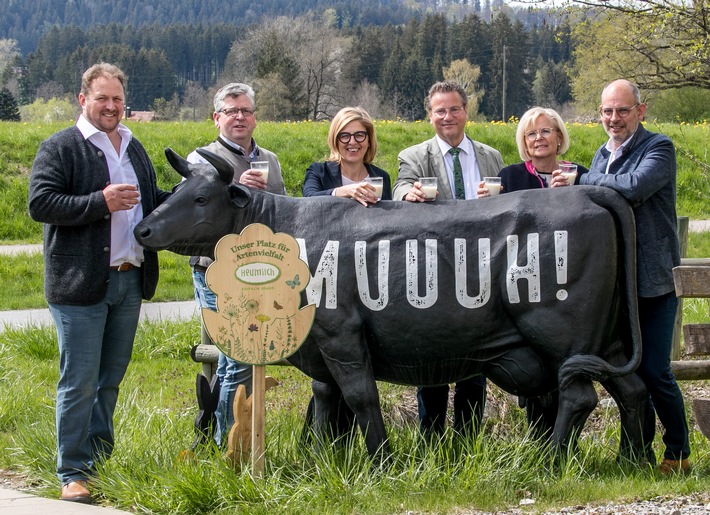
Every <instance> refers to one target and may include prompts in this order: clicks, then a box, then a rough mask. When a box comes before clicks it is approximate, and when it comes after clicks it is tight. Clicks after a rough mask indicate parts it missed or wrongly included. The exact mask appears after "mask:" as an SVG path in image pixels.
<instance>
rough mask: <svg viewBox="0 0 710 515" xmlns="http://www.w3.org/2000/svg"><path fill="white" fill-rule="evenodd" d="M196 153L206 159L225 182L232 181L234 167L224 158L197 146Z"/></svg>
mask: <svg viewBox="0 0 710 515" xmlns="http://www.w3.org/2000/svg"><path fill="white" fill-rule="evenodd" d="M197 153H198V154H200V155H201V156H202V157H204V158H205V159H207V161H208V162H209V163H210V164H211V165H212V166H214V167H215V170H217V173H219V178H220V179H222V181H223V182H224V183H225V184H230V183H231V182H232V179H234V169H233V168H232V166H231V165H230V164H229V163H228V162H227V161H226V160H225V159H223V158H221V157H220V156H218V155H217V154H214V153H212V152H210V151H209V150H205V149H202V148H198V149H197Z"/></svg>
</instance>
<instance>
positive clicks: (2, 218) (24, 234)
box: [0, 121, 710, 243]
mask: <svg viewBox="0 0 710 515" xmlns="http://www.w3.org/2000/svg"><path fill="white" fill-rule="evenodd" d="M69 125H71V122H69V121H67V122H66V123H52V124H44V125H39V124H29V123H21V122H0V171H1V172H2V173H1V174H0V241H5V242H6V243H15V242H32V243H37V242H39V241H40V239H41V226H40V224H37V223H35V222H33V221H32V220H31V219H30V218H29V216H28V215H27V207H26V206H27V181H28V177H29V172H30V170H31V168H32V162H33V160H34V156H35V153H36V152H37V148H38V147H39V144H40V143H41V142H42V140H44V139H46V138H47V137H49V136H50V135H51V134H53V133H54V132H56V131H58V130H60V129H62V128H64V127H67V126H69ZM375 125H376V132H377V139H378V144H379V149H378V154H377V157H376V159H375V164H376V165H378V166H380V167H381V168H383V169H385V170H387V171H388V172H389V174H390V175H391V177H392V179H395V178H396V176H397V154H398V153H399V152H400V151H401V150H402V149H404V148H406V147H409V146H411V145H414V144H416V143H419V142H421V141H424V140H425V139H429V138H431V137H432V136H433V135H434V131H433V129H432V127H431V125H430V124H429V123H428V122H392V121H378V122H376V124H375ZM130 128H131V130H132V131H133V132H134V133H135V135H136V137H137V138H138V139H139V140H140V141H141V142H142V143H143V145H144V146H145V147H146V150H147V151H148V154H149V156H150V157H151V159H152V161H153V164H154V165H155V168H156V171H157V174H158V182H159V184H160V186H161V187H162V188H164V189H170V188H171V187H172V186H173V185H174V184H176V183H177V182H179V180H180V176H179V175H178V174H177V172H175V171H174V170H173V169H172V167H170V165H169V164H168V162H167V160H166V158H165V155H164V149H165V147H172V148H173V149H174V150H175V151H177V152H178V153H179V154H181V155H183V156H185V155H187V154H188V153H189V152H191V151H192V150H194V149H195V148H196V147H198V146H202V145H205V144H207V143H209V142H210V141H212V140H214V138H215V137H216V129H215V127H214V124H213V123H212V122H210V121H204V122H151V123H130ZM649 128H650V129H651V130H654V131H661V132H664V133H667V134H668V135H669V136H671V138H672V139H673V141H674V142H675V144H676V147H677V149H678V214H679V215H684V216H689V217H690V218H691V219H705V218H710V196H708V195H707V194H706V193H707V191H708V190H709V189H710V166H709V163H710V156H708V148H707V141H708V138H709V137H710V134H709V133H710V126H708V125H703V124H700V125H694V126H689V125H678V124H661V125H655V124H649ZM515 129H516V124H514V123H507V124H504V123H500V122H497V123H483V122H470V123H469V126H468V128H467V133H468V134H469V135H470V136H471V137H472V138H474V139H476V140H478V141H481V142H483V143H486V144H488V145H491V146H492V147H494V148H496V149H498V150H500V152H501V154H502V155H503V161H504V162H505V163H506V164H511V163H516V162H518V161H520V158H519V156H518V151H517V147H516V145H515ZM327 132H328V123H327V122H288V123H287V122H284V123H277V122H260V123H259V124H258V126H257V129H256V132H255V133H254V136H255V138H256V140H257V142H258V143H259V144H260V145H262V146H263V147H265V148H268V149H270V150H273V151H275V152H276V153H277V154H278V156H279V160H280V161H281V164H282V168H283V175H284V181H285V183H286V190H287V192H288V194H289V195H292V196H300V195H301V187H302V186H303V177H304V174H305V171H306V168H307V167H308V165H309V164H311V163H312V162H314V161H320V160H323V159H324V158H325V157H326V156H327V154H328V145H327V142H326V135H327ZM569 132H570V137H571V140H572V146H571V148H570V150H569V151H568V152H567V154H566V155H565V157H566V158H568V159H570V160H572V161H576V162H578V163H580V164H583V165H589V163H590V162H591V159H592V156H593V155H594V152H595V151H596V149H597V148H598V147H599V146H600V145H601V144H602V143H604V141H605V140H606V136H605V134H604V131H603V130H602V128H601V126H599V125H597V124H588V125H581V124H570V126H569Z"/></svg>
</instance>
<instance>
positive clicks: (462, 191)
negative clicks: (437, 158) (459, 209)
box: [449, 147, 466, 199]
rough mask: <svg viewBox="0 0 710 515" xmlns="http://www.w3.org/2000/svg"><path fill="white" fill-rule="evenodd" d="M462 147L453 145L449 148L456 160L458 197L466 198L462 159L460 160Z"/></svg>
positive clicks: (455, 186) (455, 179)
mask: <svg viewBox="0 0 710 515" xmlns="http://www.w3.org/2000/svg"><path fill="white" fill-rule="evenodd" d="M459 152H461V149H460V148H456V147H451V148H450V149H449V154H451V156H452V157H453V160H454V190H455V191H456V198H457V199H465V198H466V190H465V189H464V187H463V172H462V171H461V161H459Z"/></svg>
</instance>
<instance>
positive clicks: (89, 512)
mask: <svg viewBox="0 0 710 515" xmlns="http://www.w3.org/2000/svg"><path fill="white" fill-rule="evenodd" d="M127 513H130V512H127V511H121V510H116V509H114V508H105V507H102V506H91V505H88V504H80V503H75V502H67V501H60V500H59V499H47V498H46V497H37V496H36V495H31V494H26V493H24V492H18V491H17V490H9V489H7V488H0V515H121V514H127Z"/></svg>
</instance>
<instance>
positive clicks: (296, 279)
mask: <svg viewBox="0 0 710 515" xmlns="http://www.w3.org/2000/svg"><path fill="white" fill-rule="evenodd" d="M286 284H288V285H289V286H290V287H291V289H292V290H293V289H294V288H295V287H296V286H300V285H301V281H299V277H298V274H296V276H295V277H294V278H293V281H286Z"/></svg>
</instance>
